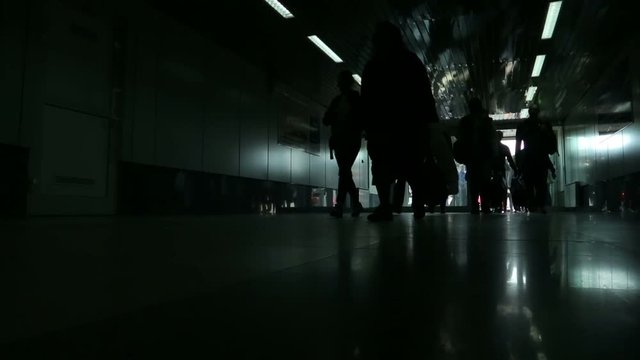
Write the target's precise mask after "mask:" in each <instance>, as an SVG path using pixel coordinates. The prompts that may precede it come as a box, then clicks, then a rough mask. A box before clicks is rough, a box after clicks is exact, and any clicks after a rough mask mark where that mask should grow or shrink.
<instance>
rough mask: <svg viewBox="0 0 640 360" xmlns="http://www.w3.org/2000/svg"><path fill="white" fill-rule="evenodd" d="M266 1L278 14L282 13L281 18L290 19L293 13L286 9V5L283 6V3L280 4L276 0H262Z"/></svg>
mask: <svg viewBox="0 0 640 360" xmlns="http://www.w3.org/2000/svg"><path fill="white" fill-rule="evenodd" d="M264 1H266V2H267V4H269V5H270V6H271V7H272V8H273V9H274V10H275V11H277V12H278V14H280V15H282V17H283V18H285V19H291V18H292V17H293V14H292V13H291V11H289V10H287V8H286V7H284V5H282V4H281V3H280V2H279V1H278V0H264Z"/></svg>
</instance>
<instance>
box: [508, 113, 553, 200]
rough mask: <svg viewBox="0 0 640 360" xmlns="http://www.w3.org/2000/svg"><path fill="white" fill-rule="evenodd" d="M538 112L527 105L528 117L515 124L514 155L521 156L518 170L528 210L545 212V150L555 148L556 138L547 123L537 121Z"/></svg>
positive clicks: (548, 150) (546, 168) (547, 165)
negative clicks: (521, 178)
mask: <svg viewBox="0 0 640 360" xmlns="http://www.w3.org/2000/svg"><path fill="white" fill-rule="evenodd" d="M539 113H540V110H539V109H538V108H537V107H531V108H530V109H529V118H528V119H527V120H525V121H524V122H522V123H521V124H520V125H518V128H517V130H516V157H519V158H521V159H522V163H523V165H522V166H521V167H520V170H521V172H522V176H523V179H524V183H525V186H526V188H527V194H528V196H527V199H528V208H529V211H537V210H540V211H541V212H543V213H545V212H546V210H545V202H546V198H547V193H548V192H549V187H548V184H547V176H548V171H549V163H550V160H549V153H552V152H554V151H555V149H557V140H556V138H555V135H554V134H553V129H552V128H551V125H550V124H549V123H546V122H542V121H540V118H539V116H538V115H539ZM523 144H524V148H522V145H523Z"/></svg>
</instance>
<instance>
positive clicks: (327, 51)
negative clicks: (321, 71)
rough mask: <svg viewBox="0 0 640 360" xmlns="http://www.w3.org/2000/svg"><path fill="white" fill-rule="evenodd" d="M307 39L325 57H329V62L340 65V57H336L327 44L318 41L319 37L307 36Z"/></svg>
mask: <svg viewBox="0 0 640 360" xmlns="http://www.w3.org/2000/svg"><path fill="white" fill-rule="evenodd" d="M307 38H308V39H309V40H311V42H312V43H314V44H316V46H317V47H318V48H320V50H322V51H323V52H324V53H325V54H327V56H329V57H330V58H331V60H333V61H335V62H337V63H341V62H342V59H341V58H340V56H338V54H336V53H335V52H333V50H331V49H330V48H329V47H328V46H327V44H325V43H324V42H323V41H322V40H320V38H319V37H317V36H315V35H311V36H307Z"/></svg>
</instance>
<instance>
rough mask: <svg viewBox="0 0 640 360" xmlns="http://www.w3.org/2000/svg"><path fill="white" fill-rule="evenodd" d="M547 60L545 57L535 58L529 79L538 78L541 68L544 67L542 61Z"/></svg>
mask: <svg viewBox="0 0 640 360" xmlns="http://www.w3.org/2000/svg"><path fill="white" fill-rule="evenodd" d="M546 58H547V55H538V56H537V57H536V63H535V64H533V72H532V73H531V77H538V76H540V73H542V66H543V65H544V60H545V59H546Z"/></svg>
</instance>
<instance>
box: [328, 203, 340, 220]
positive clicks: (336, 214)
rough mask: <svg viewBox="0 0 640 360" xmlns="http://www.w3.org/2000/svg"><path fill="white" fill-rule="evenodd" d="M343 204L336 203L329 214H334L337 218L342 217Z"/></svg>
mask: <svg viewBox="0 0 640 360" xmlns="http://www.w3.org/2000/svg"><path fill="white" fill-rule="evenodd" d="M342 211H343V210H342V206H339V205H336V206H335V207H334V208H333V209H331V211H330V212H329V215H331V216H333V217H334V218H336V219H341V218H342Z"/></svg>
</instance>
